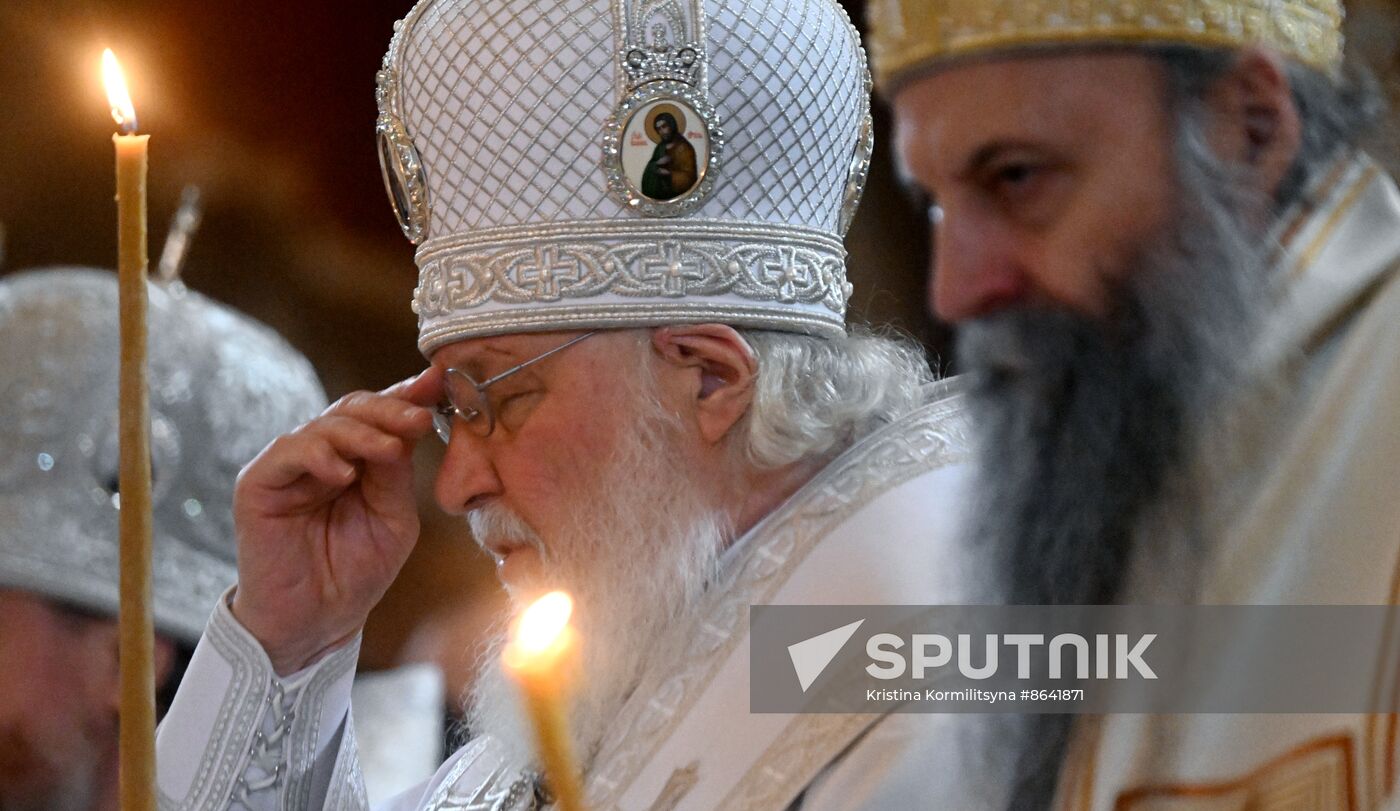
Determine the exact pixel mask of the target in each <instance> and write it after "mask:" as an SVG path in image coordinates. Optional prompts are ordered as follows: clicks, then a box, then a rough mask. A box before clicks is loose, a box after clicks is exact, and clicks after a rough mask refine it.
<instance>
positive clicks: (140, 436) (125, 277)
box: [102, 49, 156, 811]
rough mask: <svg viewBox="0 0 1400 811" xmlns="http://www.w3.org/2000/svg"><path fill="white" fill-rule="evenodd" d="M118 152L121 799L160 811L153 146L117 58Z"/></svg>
mask: <svg viewBox="0 0 1400 811" xmlns="http://www.w3.org/2000/svg"><path fill="white" fill-rule="evenodd" d="M102 75H103V81H104V83H105V84H106V86H107V98H108V100H109V101H110V102H111V106H112V118H114V119H115V120H116V122H117V125H118V126H119V127H120V130H121V131H120V132H118V133H117V134H115V135H113V136H112V142H113V143H114V144H115V145H116V153H117V273H118V302H119V306H120V308H121V318H120V322H121V328H120V332H121V370H120V387H119V388H120V392H119V396H120V411H119V418H118V434H119V437H120V464H119V468H118V486H119V488H120V501H119V503H120V506H121V509H120V527H121V543H120V549H121V552H120V557H121V562H120V567H121V582H120V588H121V601H120V608H119V613H118V626H119V627H118V636H119V643H118V645H119V656H120V667H121V707H120V712H121V728H120V738H119V747H120V755H121V757H120V760H121V773H120V800H121V808H122V811H155V808H156V803H155V777H156V765H155V764H156V757H155V729H156V705H155V665H154V658H153V657H154V645H155V631H154V627H153V623H152V618H151V452H150V423H151V417H150V403H149V400H148V395H147V384H146V307H147V297H146V142H147V140H149V138H150V136H148V135H138V134H136V111H135V109H134V107H133V105H132V103H131V95H130V93H129V92H128V91H127V87H126V80H125V78H124V77H123V75H122V70H121V66H120V65H119V64H118V63H117V57H116V56H115V55H114V54H113V53H112V51H111V50H110V49H109V50H107V51H106V52H104V53H103V54H102Z"/></svg>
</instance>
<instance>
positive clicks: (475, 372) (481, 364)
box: [448, 344, 517, 380]
mask: <svg viewBox="0 0 1400 811" xmlns="http://www.w3.org/2000/svg"><path fill="white" fill-rule="evenodd" d="M491 355H497V356H499V357H501V358H504V359H505V361H506V364H505V365H504V366H502V368H503V369H505V368H510V366H512V365H514V361H515V358H516V357H517V353H515V352H512V351H511V350H509V349H506V348H504V347H501V346H497V345H495V344H484V345H483V346H482V347H481V351H480V352H478V353H473V354H472V356H471V357H470V358H468V359H467V360H465V361H462V362H460V363H450V364H448V368H449V369H461V370H462V371H464V372H466V373H467V374H469V375H471V376H472V377H473V378H477V379H481V380H485V379H486V378H488V377H490V376H491V375H489V374H487V373H486V368H485V360H486V358H487V357H489V356H491Z"/></svg>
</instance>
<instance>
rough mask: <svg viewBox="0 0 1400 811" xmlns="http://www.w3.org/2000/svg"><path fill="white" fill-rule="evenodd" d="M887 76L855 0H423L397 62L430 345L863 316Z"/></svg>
mask: <svg viewBox="0 0 1400 811" xmlns="http://www.w3.org/2000/svg"><path fill="white" fill-rule="evenodd" d="M869 93H870V80H869V73H868V70H867V68H866V61H865V54H864V51H863V50H862V49H861V46H860V41H859V37H858V35H857V34H856V32H855V29H854V28H853V27H852V25H851V23H850V20H849V19H848V18H847V17H846V14H845V12H843V11H842V10H841V8H840V6H839V5H837V3H836V2H835V0H758V1H757V2H754V0H554V1H552V2H547V3H542V2H536V1H535V0H421V2H419V3H418V5H417V6H415V7H414V8H413V10H412V11H410V12H409V14H408V16H407V17H405V18H404V20H402V21H401V22H400V23H398V24H397V25H396V26H395V34H394V37H393V39H392V41H391V42H390V46H389V51H388V53H387V54H386V56H385V58H384V66H383V69H382V70H381V71H380V74H379V92H378V101H379V111H380V115H379V121H378V134H379V149H380V160H381V163H382V164H383V167H384V170H385V171H384V173H385V182H386V185H387V186H388V188H389V194H390V201H391V202H392V204H393V207H394V209H395V212H396V213H397V214H398V215H399V219H400V224H401V225H402V226H403V229H404V233H405V234H406V235H407V236H408V237H409V239H410V240H412V241H413V242H414V243H416V244H417V245H418V250H417V254H416V259H417V263H418V267H419V282H418V288H417V290H416V291H415V292H414V299H413V307H414V311H415V312H416V313H417V314H418V319H419V326H420V336H419V346H420V348H421V349H422V350H423V352H424V353H425V354H430V353H431V352H432V351H433V350H434V349H436V348H437V347H439V346H442V345H443V344H446V343H450V342H452V341H457V340H462V339H464V338H470V337H475V336H482V335H492V334H500V333H507V332H530V331H549V330H567V329H581V328H608V327H630V326H648V325H656V324H665V323H685V322H691V323H694V322H704V321H712V322H720V323H728V324H733V325H736V326H744V327H753V328H762V329H779V330H790V331H797V332H804V333H809V334H816V335H822V334H826V335H832V334H840V333H842V332H843V331H844V329H845V326H844V325H845V310H846V302H847V299H848V298H849V296H850V292H851V290H850V286H849V284H848V283H847V281H846V272H845V250H844V248H843V246H842V237H843V235H844V233H845V230H846V228H847V227H848V225H849V224H850V219H851V217H852V215H853V213H854V211H855V207H856V204H857V202H858V201H859V198H860V193H861V190H862V188H863V187H864V184H865V177H866V172H867V170H868V167H869V159H870V149H871V125H870V103H869Z"/></svg>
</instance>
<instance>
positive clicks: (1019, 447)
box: [958, 148, 1269, 809]
mask: <svg viewBox="0 0 1400 811" xmlns="http://www.w3.org/2000/svg"><path fill="white" fill-rule="evenodd" d="M1190 153H1191V150H1190V149H1189V148H1187V149H1184V150H1183V154H1182V156H1181V160H1180V161H1179V165H1178V170H1179V175H1180V176H1179V178H1178V187H1179V189H1180V194H1179V199H1180V201H1181V202H1180V206H1179V209H1178V210H1179V216H1178V217H1177V218H1176V219H1175V220H1174V221H1173V223H1172V224H1171V225H1170V226H1169V227H1168V230H1167V231H1166V232H1165V233H1163V234H1162V235H1161V236H1160V237H1159V238H1158V239H1157V240H1155V241H1154V243H1153V244H1150V245H1147V246H1145V247H1144V249H1143V250H1142V251H1141V252H1140V254H1139V256H1138V258H1137V261H1136V262H1134V263H1133V267H1130V268H1128V269H1127V272H1126V273H1124V274H1122V275H1121V277H1120V278H1122V279H1123V280H1124V281H1123V282H1122V283H1121V284H1119V285H1118V286H1116V287H1115V288H1114V289H1112V290H1111V291H1110V292H1111V293H1112V306H1111V307H1110V308H1109V313H1110V315H1109V317H1107V318H1105V319H1095V318H1089V317H1084V316H1079V315H1076V314H1074V313H1069V312H1064V311H1060V310H1050V309H1034V310H1022V311H1015V312H1006V313H1002V314H997V315H994V316H991V317H988V318H985V319H982V320H980V321H977V322H975V323H972V324H969V325H967V326H966V327H964V328H963V329H962V330H961V331H960V333H959V346H958V359H959V362H960V364H961V366H962V368H963V370H964V371H966V372H968V373H969V377H970V379H971V382H972V398H973V407H974V409H975V413H976V415H977V417H976V418H977V420H978V423H979V441H980V471H979V474H978V475H979V479H980V480H979V488H978V493H979V498H980V504H979V505H978V509H977V513H976V518H975V519H974V521H973V527H974V532H975V534H973V535H972V536H971V537H972V539H973V540H974V542H976V543H978V544H979V545H982V546H983V547H984V548H985V549H986V550H987V551H988V556H989V558H990V560H992V561H993V562H994V565H995V567H996V571H998V572H999V573H1000V577H1001V583H1002V589H1003V599H1004V600H1005V601H1006V602H1008V603H1015V604H1029V605H1040V604H1076V605H1086V604H1103V603H1113V602H1115V601H1118V600H1119V599H1120V598H1122V596H1123V594H1124V588H1125V583H1126V582H1127V580H1128V576H1129V572H1130V571H1131V570H1132V569H1131V568H1130V567H1132V566H1133V565H1134V564H1135V561H1146V560H1150V561H1152V569H1153V571H1154V573H1156V572H1161V573H1163V574H1162V575H1161V577H1162V578H1164V579H1165V578H1166V577H1168V576H1170V577H1172V578H1175V579H1174V580H1172V581H1170V582H1167V581H1165V580H1164V582H1166V585H1163V586H1161V587H1160V588H1161V591H1162V592H1164V593H1165V595H1166V596H1167V597H1168V599H1173V598H1175V599H1180V598H1189V592H1190V590H1191V589H1193V588H1194V587H1195V583H1194V580H1195V575H1196V566H1197V564H1198V563H1199V559H1200V557H1201V553H1200V549H1201V534H1202V531H1201V527H1202V524H1203V523H1204V522H1203V518H1202V516H1203V514H1204V512H1205V507H1206V505H1205V503H1204V500H1203V498H1202V491H1203V490H1205V489H1207V488H1208V486H1209V484H1208V483H1209V482H1212V481H1213V480H1214V478H1215V476H1216V475H1217V473H1216V472H1215V471H1211V470H1209V469H1208V465H1206V464H1205V463H1204V462H1203V460H1204V458H1205V457H1204V456H1198V455H1197V454H1196V453H1195V451H1196V450H1197V449H1198V448H1199V447H1201V445H1202V444H1203V443H1205V442H1207V441H1224V440H1226V439H1228V437H1226V436H1225V434H1226V432H1227V430H1228V429H1227V427H1226V426H1227V425H1228V423H1226V422H1225V421H1222V420H1221V419H1220V418H1219V417H1218V415H1219V414H1221V413H1224V412H1226V409H1225V408H1224V407H1223V405H1224V403H1225V402H1226V401H1227V400H1229V399H1231V398H1232V397H1233V395H1234V391H1235V390H1236V389H1239V388H1242V383H1243V382H1244V381H1245V378H1246V376H1247V371H1246V370H1247V367H1246V365H1245V364H1246V363H1247V349H1248V346H1249V342H1250V339H1251V338H1252V336H1253V333H1254V328H1255V325H1256V324H1257V321H1258V312H1259V311H1260V309H1261V302H1262V301H1263V300H1264V298H1265V291H1266V284H1265V278H1264V274H1265V272H1266V269H1267V264H1268V256H1269V254H1268V253H1267V251H1268V246H1267V240H1263V239H1261V238H1260V233H1259V229H1258V227H1257V226H1256V225H1254V224H1252V223H1250V222H1248V221H1247V220H1246V219H1245V217H1244V216H1242V215H1241V214H1240V213H1239V212H1241V211H1245V210H1249V208H1250V205H1248V201H1246V200H1244V199H1242V198H1240V196H1239V193H1238V191H1237V190H1238V189H1239V188H1241V185H1242V184H1239V183H1237V182H1236V181H1235V180H1234V179H1233V178H1230V177H1228V176H1227V175H1226V174H1225V173H1224V172H1223V171H1222V170H1221V169H1219V167H1218V166H1217V165H1216V164H1215V162H1214V159H1213V158H1211V157H1208V156H1202V155H1200V154H1199V153H1197V154H1194V155H1193V154H1190ZM1219 450H1220V449H1219V448H1215V449H1213V454H1212V455H1215V456H1219V455H1220V454H1218V453H1215V451H1219ZM1138 565H1141V564H1138ZM1069 729H1070V716H1057V715H1037V716H1027V717H1026V718H1025V719H1024V720H1023V724H1022V726H1021V728H1020V731H1019V733H1018V737H1019V742H1018V743H1017V744H1016V750H1017V752H1018V755H1017V776H1016V779H1015V781H1014V783H1013V785H1014V789H1013V797H1012V802H1011V804H1010V806H1009V807H1011V808H1015V809H1021V808H1044V807H1048V805H1049V804H1050V800H1051V797H1052V796H1053V792H1054V789H1055V785H1056V782H1057V776H1058V770H1059V765H1060V762H1061V759H1062V757H1063V752H1064V748H1065V745H1066V743H1067V741H1068V736H1069Z"/></svg>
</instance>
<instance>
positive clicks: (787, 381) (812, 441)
mask: <svg viewBox="0 0 1400 811" xmlns="http://www.w3.org/2000/svg"><path fill="white" fill-rule="evenodd" d="M740 334H742V335H743V337H744V339H745V340H747V341H748V342H749V345H750V346H752V347H753V349H754V352H755V353H756V354H757V356H758V379H757V380H756V381H755V384H754V400H753V405H752V406H751V407H750V409H749V413H748V415H747V416H746V418H745V423H744V424H742V425H741V426H740V430H742V431H746V432H747V436H746V437H745V438H744V441H743V446H742V451H743V453H744V456H745V457H746V459H747V461H748V462H750V463H751V464H754V465H756V466H758V467H760V468H776V467H782V466H784V465H789V464H792V463H794V462H799V461H802V460H806V459H814V458H820V457H823V456H827V455H830V454H832V453H836V452H839V451H841V450H842V449H844V448H845V447H846V446H848V445H850V444H851V443H852V442H854V441H855V440H857V439H859V438H860V437H862V436H864V435H866V434H868V433H870V432H871V431H873V430H875V429H876V428H878V427H880V426H881V425H884V424H887V423H889V422H892V421H894V420H896V419H899V418H900V417H902V416H904V415H905V414H908V413H909V412H911V411H913V410H914V409H916V408H918V407H919V406H920V405H921V404H922V403H923V401H924V397H925V391H924V390H925V388H926V387H927V386H928V384H930V383H932V382H933V381H934V380H935V379H936V375H935V374H934V373H933V371H932V370H931V369H930V368H929V364H928V359H927V357H926V356H925V354H924V350H923V348H922V347H921V346H919V345H918V344H917V343H915V342H914V341H913V340H912V339H910V338H907V337H903V336H896V335H895V334H893V333H886V334H877V333H875V332H872V331H871V330H869V329H868V328H864V327H857V328H854V329H852V330H851V331H850V332H849V333H847V334H846V335H845V336H844V337H842V338H836V339H830V338H816V337H812V336H809V335H798V334H794V333H788V332H774V331H766V330H765V331H759V330H746V331H741V333H740Z"/></svg>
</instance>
